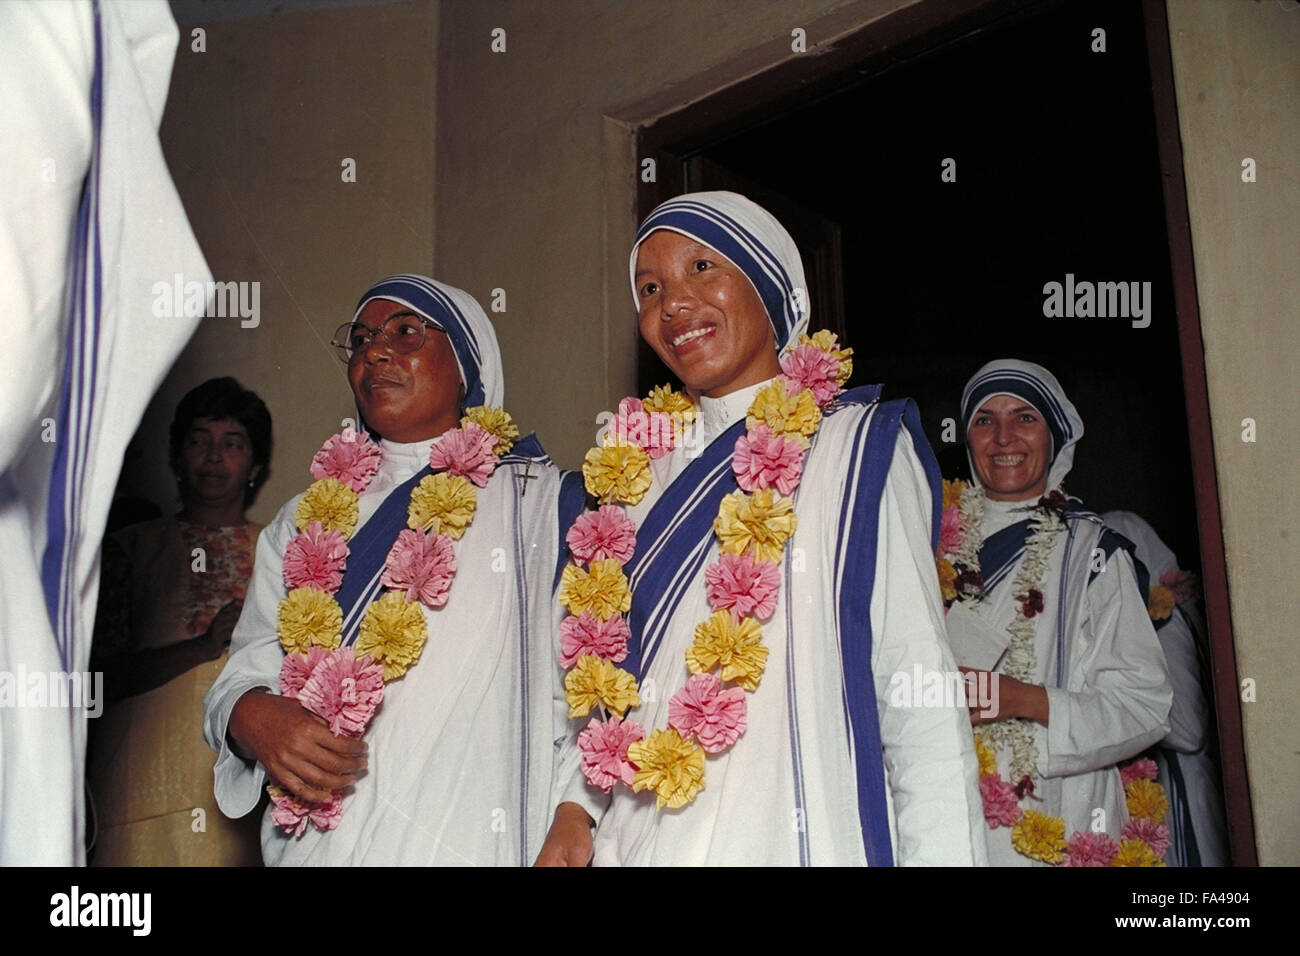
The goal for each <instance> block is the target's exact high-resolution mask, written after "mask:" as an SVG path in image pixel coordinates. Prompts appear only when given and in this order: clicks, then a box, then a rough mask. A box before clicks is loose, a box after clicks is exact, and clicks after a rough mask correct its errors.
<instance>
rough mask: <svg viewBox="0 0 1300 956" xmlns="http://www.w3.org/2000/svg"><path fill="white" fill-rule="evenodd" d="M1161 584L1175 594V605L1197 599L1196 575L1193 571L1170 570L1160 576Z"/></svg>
mask: <svg viewBox="0 0 1300 956" xmlns="http://www.w3.org/2000/svg"><path fill="white" fill-rule="evenodd" d="M1160 583H1161V584H1163V585H1164V586H1165V587H1167V588H1168V589H1169V590H1170V591H1172V592H1174V603H1175V604H1182V603H1183V602H1184V601H1190V600H1192V599H1193V598H1195V597H1196V575H1195V574H1193V573H1192V572H1191V571H1179V570H1178V569H1177V568H1170V569H1169V570H1168V571H1166V572H1165V573H1164V574H1162V575H1160Z"/></svg>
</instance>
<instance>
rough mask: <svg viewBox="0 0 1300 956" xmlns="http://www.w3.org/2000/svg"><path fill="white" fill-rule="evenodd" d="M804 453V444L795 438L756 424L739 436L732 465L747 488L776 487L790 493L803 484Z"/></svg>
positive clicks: (741, 485)
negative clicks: (800, 480) (801, 481)
mask: <svg viewBox="0 0 1300 956" xmlns="http://www.w3.org/2000/svg"><path fill="white" fill-rule="evenodd" d="M803 455H804V449H803V447H802V446H801V445H800V444H799V443H798V442H797V441H795V440H794V439H793V438H789V437H787V436H785V435H775V434H773V433H772V429H770V428H768V427H767V426H766V425H755V426H754V427H753V428H751V429H750V430H749V431H748V432H746V433H745V434H744V435H741V436H740V437H739V438H737V439H736V454H735V457H734V458H733V459H732V462H731V468H732V470H733V471H734V472H735V473H736V482H737V483H738V484H739V485H740V487H741V488H743V489H744V490H745V491H754V490H756V489H758V488H776V490H777V491H779V492H781V494H783V495H788V494H790V493H791V492H792V491H794V490H795V488H797V487H799V478H800V476H802V475H803Z"/></svg>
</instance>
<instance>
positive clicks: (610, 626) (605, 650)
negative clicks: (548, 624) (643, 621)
mask: <svg viewBox="0 0 1300 956" xmlns="http://www.w3.org/2000/svg"><path fill="white" fill-rule="evenodd" d="M631 637H632V629H631V628H629V627H628V624H627V621H626V620H625V619H624V617H623V615H621V614H615V615H614V616H613V617H611V618H610V619H609V620H608V621H602V620H601V619H600V618H598V617H596V616H595V615H594V614H592V613H591V612H590V611H583V612H582V614H581V616H579V617H574V616H572V615H570V616H569V617H566V618H565V619H564V620H563V621H561V622H560V666H562V667H565V668H569V667H572V666H573V665H574V664H576V663H577V662H578V658H579V657H581V656H582V655H583V654H591V655H592V656H594V657H600V658H603V659H604V660H607V661H611V662H612V663H615V664H617V663H619V662H620V661H622V660H625V659H626V658H627V642H628V640H629V639H631Z"/></svg>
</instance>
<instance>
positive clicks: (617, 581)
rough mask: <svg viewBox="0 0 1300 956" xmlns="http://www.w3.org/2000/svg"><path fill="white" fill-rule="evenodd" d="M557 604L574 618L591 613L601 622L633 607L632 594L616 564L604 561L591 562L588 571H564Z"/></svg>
mask: <svg viewBox="0 0 1300 956" xmlns="http://www.w3.org/2000/svg"><path fill="white" fill-rule="evenodd" d="M560 603H561V604H563V605H564V606H565V607H566V608H568V609H569V613H570V614H572V615H573V616H574V617H577V616H578V615H580V614H581V613H582V612H583V611H590V612H591V613H592V614H593V615H595V616H596V617H598V618H600V619H601V620H602V621H608V620H609V619H610V618H611V617H613V616H614V615H615V614H622V613H625V612H626V611H628V610H629V609H630V608H631V607H632V591H631V589H630V588H629V587H628V585H627V576H626V575H625V574H623V569H622V568H621V567H620V566H619V563H618V562H617V561H615V560H614V559H613V558H604V559H602V560H600V561H593V562H591V570H589V571H584V570H582V568H580V567H578V566H577V565H576V564H570V565H567V566H566V567H565V569H564V574H563V576H562V577H561V578H560Z"/></svg>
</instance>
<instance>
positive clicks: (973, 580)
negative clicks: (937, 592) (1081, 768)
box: [937, 481, 1169, 866]
mask: <svg viewBox="0 0 1300 956" xmlns="http://www.w3.org/2000/svg"><path fill="white" fill-rule="evenodd" d="M943 492H944V511H943V518H942V522H941V525H940V535H939V556H938V558H937V565H938V568H939V578H940V586H941V588H942V590H943V600H944V612H945V613H947V610H948V609H949V608H950V607H951V606H952V604H953V602H954V601H957V600H960V601H962V602H963V603H966V604H970V605H974V604H978V603H979V602H980V601H982V600H983V598H984V580H983V577H982V576H981V574H980V566H979V545H980V543H981V541H982V540H983V517H984V508H983V500H984V493H983V492H982V491H980V490H979V489H978V488H976V487H975V486H974V485H971V484H968V483H966V482H964V481H944V483H943ZM1068 504H1069V499H1067V498H1066V496H1065V493H1064V492H1063V491H1061V489H1059V488H1056V489H1054V490H1053V491H1051V492H1050V493H1049V494H1047V495H1044V496H1043V497H1042V498H1040V499H1039V501H1038V503H1037V505H1036V506H1035V507H1034V511H1033V514H1032V515H1031V516H1030V519H1029V522H1030V523H1029V529H1030V531H1029V537H1028V539H1027V540H1026V542H1025V553H1024V555H1023V556H1022V558H1021V559H1020V564H1019V566H1018V568H1017V570H1016V576H1015V579H1014V580H1013V581H1012V585H1011V586H1012V594H1013V595H1014V597H1015V599H1016V600H1017V601H1019V602H1020V607H1019V609H1018V613H1017V614H1016V616H1015V618H1014V619H1013V620H1012V622H1011V623H1010V624H1009V625H1007V631H1008V632H1010V634H1011V642H1010V643H1009V644H1008V645H1007V650H1006V654H1005V664H1004V666H1003V671H1002V672H1003V673H1005V674H1006V675H1007V676H1008V677H1012V678H1014V679H1016V680H1018V681H1022V682H1025V683H1030V682H1032V681H1033V678H1034V672H1035V669H1036V668H1037V666H1038V657H1037V655H1036V654H1035V652H1034V630H1035V625H1036V622H1035V620H1034V618H1035V617H1037V616H1038V615H1039V614H1040V613H1042V611H1043V608H1044V606H1045V603H1046V602H1045V600H1044V596H1043V590H1042V584H1043V579H1044V577H1045V576H1046V574H1047V568H1048V564H1049V561H1050V558H1051V553H1052V548H1053V546H1054V544H1055V541H1056V537H1057V535H1058V534H1060V532H1061V531H1063V530H1064V529H1065V511H1066V508H1067V506H1068ZM958 568H960V569H961V570H960V571H958V570H957V569H958ZM945 579H947V580H948V582H949V583H948V584H947V585H945V584H944V581H945ZM999 747H1007V748H1009V749H1010V751H1011V758H1010V770H1011V778H1012V779H1014V780H1015V781H1016V783H1015V784H1014V785H1013V784H1011V783H1010V782H1009V781H1007V780H1004V779H1003V778H1002V777H1001V776H1000V775H999V774H998V765H997V756H996V752H997V749H998V748H999ZM975 755H976V758H977V759H978V762H979V787H980V800H981V802H982V803H983V805H984V819H985V821H986V822H987V823H988V825H989V827H991V828H997V827H999V826H1006V827H1010V828H1011V845H1012V847H1014V848H1015V850H1016V852H1018V853H1020V854H1022V855H1023V856H1027V857H1029V858H1030V859H1032V860H1039V861H1041V862H1043V863H1050V864H1052V865H1065V866H1163V865H1164V861H1163V860H1162V859H1161V857H1162V856H1163V855H1164V852H1165V850H1166V849H1168V847H1169V831H1168V828H1166V827H1165V826H1163V821H1164V817H1165V813H1166V811H1167V810H1168V808H1169V804H1168V800H1167V799H1166V798H1165V793H1164V789H1163V788H1162V787H1161V786H1160V785H1159V784H1157V783H1155V782H1154V780H1155V776H1156V766H1155V764H1154V763H1153V762H1152V761H1150V760H1137V761H1134V762H1133V763H1131V764H1128V765H1127V766H1125V767H1123V768H1121V769H1120V777H1121V779H1122V780H1123V781H1124V792H1125V794H1126V797H1127V802H1128V808H1129V814H1130V816H1131V819H1130V820H1129V822H1128V823H1127V824H1125V826H1124V830H1123V832H1122V834H1121V840H1120V842H1119V843H1116V842H1115V841H1114V840H1113V839H1112V838H1111V837H1110V836H1109V835H1108V834H1106V833H1084V832H1080V831H1076V832H1075V833H1074V835H1073V836H1071V837H1070V839H1069V840H1068V841H1067V840H1066V838H1065V819H1064V818H1063V817H1052V816H1048V815H1047V814H1045V813H1041V812H1039V811H1037V810H1022V809H1021V806H1020V801H1022V800H1023V799H1024V798H1025V797H1032V796H1034V787H1035V784H1036V782H1037V780H1038V778H1039V773H1038V761H1037V746H1036V744H1035V742H1034V729H1033V722H1032V721H1030V720H1028V719H1026V718H1022V717H1015V718H1006V719H1003V720H998V721H994V722H993V723H991V724H988V725H986V726H984V727H983V728H982V729H980V730H977V731H975Z"/></svg>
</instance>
